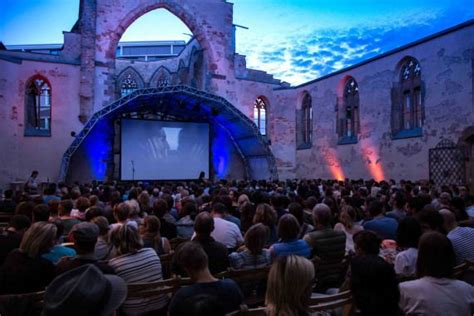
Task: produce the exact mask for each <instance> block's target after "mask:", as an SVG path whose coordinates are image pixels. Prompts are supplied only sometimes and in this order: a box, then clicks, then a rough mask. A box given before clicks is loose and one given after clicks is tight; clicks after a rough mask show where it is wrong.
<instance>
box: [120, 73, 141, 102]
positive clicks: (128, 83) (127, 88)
mask: <svg viewBox="0 0 474 316" xmlns="http://www.w3.org/2000/svg"><path fill="white" fill-rule="evenodd" d="M137 89H138V84H137V81H136V80H135V79H134V78H133V76H132V74H131V73H128V74H127V75H126V76H125V78H124V79H123V80H122V83H121V84H120V96H121V97H124V96H126V95H129V94H130V93H132V92H133V91H135V90H137Z"/></svg>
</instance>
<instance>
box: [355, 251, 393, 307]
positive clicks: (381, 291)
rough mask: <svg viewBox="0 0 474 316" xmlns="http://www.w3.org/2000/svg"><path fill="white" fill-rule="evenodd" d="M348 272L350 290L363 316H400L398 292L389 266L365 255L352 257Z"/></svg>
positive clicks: (373, 256)
mask: <svg viewBox="0 0 474 316" xmlns="http://www.w3.org/2000/svg"><path fill="white" fill-rule="evenodd" d="M351 271H352V274H351V291H352V293H353V297H354V301H355V304H356V306H357V307H358V308H359V309H360V310H361V312H362V313H361V314H362V315H364V316H378V315H387V316H391V315H393V316H395V315H399V307H398V302H399V300H400V291H399V289H398V281H397V278H396V275H395V270H394V268H393V266H392V265H390V264H389V263H387V262H386V261H384V260H383V259H382V258H380V257H379V256H376V255H366V256H360V257H356V258H354V259H353V260H352V263H351Z"/></svg>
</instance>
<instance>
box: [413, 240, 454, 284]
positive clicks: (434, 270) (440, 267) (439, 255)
mask: <svg viewBox="0 0 474 316" xmlns="http://www.w3.org/2000/svg"><path fill="white" fill-rule="evenodd" d="M455 264H456V256H455V254H454V250H453V245H452V244H451V241H450V240H449V239H448V238H447V237H446V236H445V235H443V234H441V233H439V232H428V233H425V234H423V236H421V238H420V243H419V245H418V259H417V262H416V272H417V274H418V276H419V277H424V276H430V277H435V278H450V277H452V275H453V268H454V265H455Z"/></svg>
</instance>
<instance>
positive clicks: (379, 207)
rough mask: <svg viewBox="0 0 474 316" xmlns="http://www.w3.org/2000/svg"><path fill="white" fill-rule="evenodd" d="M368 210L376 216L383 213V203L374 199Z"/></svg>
mask: <svg viewBox="0 0 474 316" xmlns="http://www.w3.org/2000/svg"><path fill="white" fill-rule="evenodd" d="M368 211H369V214H370V216H372V217H375V216H377V215H380V214H382V213H383V203H381V202H379V201H372V202H370V203H369V206H368Z"/></svg>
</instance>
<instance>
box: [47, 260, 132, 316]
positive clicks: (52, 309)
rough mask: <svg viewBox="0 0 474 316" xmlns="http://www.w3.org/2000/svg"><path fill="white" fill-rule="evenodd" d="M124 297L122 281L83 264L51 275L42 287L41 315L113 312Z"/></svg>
mask: <svg viewBox="0 0 474 316" xmlns="http://www.w3.org/2000/svg"><path fill="white" fill-rule="evenodd" d="M126 297H127V285H126V283H125V281H124V280H123V279H122V278H120V277H118V276H116V275H109V274H103V273H102V272H101V271H100V270H99V269H98V268H97V267H96V266H94V265H92V264H87V265H83V266H80V267H78V268H75V269H72V270H69V271H67V272H65V273H63V274H61V275H59V276H58V277H57V278H55V279H54V280H53V281H52V282H51V284H50V285H48V287H47V288H46V292H45V294H44V305H43V312H42V315H44V316H62V315H69V316H82V315H98V316H110V315H113V313H114V312H115V310H116V309H118V308H119V307H120V305H122V303H123V302H124V301H125V298H126Z"/></svg>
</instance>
